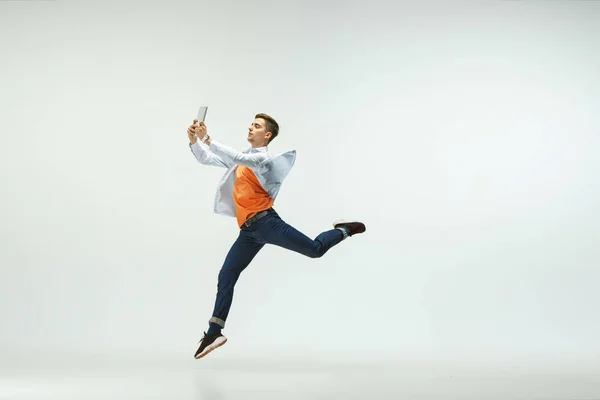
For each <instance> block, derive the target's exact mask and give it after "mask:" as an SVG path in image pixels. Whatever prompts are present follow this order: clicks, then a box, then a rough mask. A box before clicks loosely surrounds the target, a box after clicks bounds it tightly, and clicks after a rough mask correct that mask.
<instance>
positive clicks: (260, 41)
mask: <svg viewBox="0 0 600 400" xmlns="http://www.w3.org/2000/svg"><path fill="white" fill-rule="evenodd" d="M599 20H600V2H584V1H520V2H513V1H480V2H475V1H472V2H444V3H441V2H428V1H426V2H416V1H406V2H388V1H375V2H345V1H325V2H317V1H312V2H311V1H308V2H307V1H304V2H300V1H297V2H291V1H290V2H285V1H282V2H276V1H264V0H259V1H253V2H243V1H220V2H216V1H211V2H194V1H187V2H181V1H180V2H177V1H175V2H141V1H139V2H117V1H111V2H104V1H103V2H100V1H97V2H77V1H66V0H59V1H45V2H43V1H38V2H35V1H27V2H25V1H13V2H0V33H1V38H2V39H0V57H1V59H2V63H1V64H0V65H1V66H0V68H1V72H2V73H1V74H0V83H1V91H0V113H1V120H0V122H1V129H2V131H1V133H2V146H0V162H1V165H2V172H1V175H0V176H1V181H0V183H1V185H2V197H1V205H2V207H1V212H2V215H1V221H2V223H1V229H0V233H1V235H2V241H1V251H0V263H1V266H0V321H1V329H0V347H2V348H4V349H5V350H10V351H12V352H16V353H17V354H28V353H29V352H36V353H37V354H40V353H39V352H40V351H43V352H44V353H48V352H61V353H63V354H117V355H118V354H129V355H135V354H142V353H144V354H145V355H148V352H149V351H151V353H152V355H157V356H158V355H160V356H164V357H173V358H178V357H180V358H190V357H191V356H192V354H193V351H194V350H195V349H196V342H197V341H198V340H199V339H200V337H201V334H202V331H203V330H205V329H206V328H207V321H208V318H209V317H210V314H211V311H212V307H213V301H214V296H215V290H216V277H217V273H218V270H219V268H220V266H221V263H222V262H223V259H224V257H225V255H226V253H227V251H228V250H229V247H230V246H231V244H232V243H233V241H234V239H235V237H236V235H237V226H236V223H235V220H234V219H233V218H227V217H222V216H217V215H215V214H213V212H212V204H213V198H214V193H215V188H216V185H217V182H218V180H219V178H220V177H221V175H222V173H223V172H224V170H220V169H217V168H214V167H205V166H202V165H200V164H198V163H197V162H196V161H195V159H194V158H193V156H192V154H191V152H190V151H189V148H188V144H187V136H186V133H185V131H186V129H187V126H188V125H189V124H190V123H191V121H192V120H193V118H194V117H195V114H196V110H197V108H198V106H200V105H208V106H209V111H208V115H207V126H208V129H209V133H210V134H211V135H212V136H213V137H215V138H218V140H220V141H221V142H224V143H226V144H228V145H230V146H232V147H235V148H239V149H243V148H245V147H246V145H247V143H246V142H245V137H246V132H247V127H248V126H249V124H250V122H251V121H252V119H253V117H254V114H255V113H258V112H266V113H269V114H272V115H273V116H274V117H275V118H276V119H277V120H278V121H279V123H280V125H281V134H280V136H279V137H278V138H277V140H276V141H274V142H273V144H272V145H271V148H270V150H271V151H272V152H274V153H277V152H281V151H286V150H289V149H296V150H297V151H298V159H297V163H296V166H295V167H294V169H293V170H292V172H291V174H290V175H289V177H288V179H287V180H286V182H285V183H284V186H283V188H282V191H281V193H280V196H279V198H278V200H277V202H276V209H277V210H278V211H279V213H280V214H281V215H282V217H283V218H284V219H285V220H286V221H287V222H289V223H291V224H292V225H294V226H295V227H296V228H298V229H300V230H301V231H303V232H305V233H306V234H307V235H309V236H311V237H314V236H316V235H317V234H318V233H320V232H321V231H322V230H325V229H329V228H330V227H331V223H332V221H333V220H335V219H337V218H358V219H360V220H363V221H364V222H365V223H366V225H367V229H368V231H367V233H366V234H365V235H361V236H359V237H355V238H351V239H350V240H348V241H346V242H343V243H342V244H340V245H339V246H338V247H336V248H334V249H332V250H331V251H330V253H328V254H327V255H326V256H325V257H324V258H322V259H319V260H312V259H308V258H305V257H303V256H300V255H297V254H294V253H290V252H288V251H285V250H281V249H279V248H275V247H272V246H269V247H265V248H264V249H263V251H262V252H261V253H260V254H259V255H258V257H257V258H256V259H255V261H254V262H253V263H252V265H251V266H250V267H249V268H248V269H247V270H246V271H245V272H244V273H243V274H242V276H241V278H240V281H239V282H238V286H237V288H236V292H235V297H234V304H233V307H232V310H231V314H230V318H229V321H228V325H227V328H226V330H225V333H226V334H227V335H228V336H229V339H230V343H229V344H228V345H227V346H225V347H224V348H223V350H222V352H221V355H222V356H223V357H225V356H227V355H228V354H236V355H240V354H244V353H252V352H257V351H261V350H263V349H270V351H271V352H272V353H273V354H277V353H278V352H283V353H285V352H287V353H290V354H292V353H298V354H300V355H308V356H310V355H313V354H330V353H335V352H337V353H342V354H346V355H347V356H348V357H352V356H360V354H358V351H357V350H359V349H363V348H365V347H366V346H367V343H368V346H369V347H370V348H371V350H370V353H369V354H371V355H381V356H386V357H391V358H396V359H402V358H415V359H432V358H433V359H435V358H450V359H462V360H477V359H506V360H513V361H515V362H522V361H526V360H529V359H547V360H553V361H556V362H559V363H560V362H565V360H576V361H578V362H583V361H585V362H597V361H598V358H599V357H600V342H599V341H598V337H600V317H599V316H598V315H599V314H598V304H600V292H599V291H598V289H597V286H598V285H597V283H598V280H599V279H600V271H599V270H598V266H599V265H600V254H599V250H598V242H599V239H600V234H599V226H600V218H599V213H598V211H599V210H598V208H599V206H598V204H600V193H599V188H600V185H599V183H598V182H599V180H598V174H599V172H600V160H599V157H598V151H599V148H600V147H599V146H600V135H599V133H600V117H599V113H598V110H599V109H600V74H599V73H598V71H600V51H599V49H600V23H599Z"/></svg>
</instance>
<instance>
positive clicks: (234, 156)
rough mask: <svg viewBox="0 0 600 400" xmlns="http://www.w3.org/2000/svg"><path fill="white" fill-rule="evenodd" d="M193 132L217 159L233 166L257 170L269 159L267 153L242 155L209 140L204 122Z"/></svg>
mask: <svg viewBox="0 0 600 400" xmlns="http://www.w3.org/2000/svg"><path fill="white" fill-rule="evenodd" d="M194 132H195V134H196V136H197V137H199V138H200V140H201V141H202V142H203V143H205V144H206V145H208V148H209V149H210V151H211V152H212V153H213V154H214V155H216V156H217V157H219V156H220V157H221V159H223V160H227V161H228V162H231V163H233V164H237V165H244V166H246V167H249V168H258V167H260V166H261V165H262V164H263V162H264V161H266V160H267V159H269V155H268V154H267V153H242V152H241V151H237V150H234V149H232V148H231V147H227V146H225V145H224V144H222V143H219V142H217V141H215V140H213V139H211V137H210V136H209V135H207V133H206V125H205V124H204V122H200V123H199V124H198V126H195V129H194Z"/></svg>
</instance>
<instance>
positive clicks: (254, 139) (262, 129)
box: [248, 118, 271, 147]
mask: <svg viewBox="0 0 600 400" xmlns="http://www.w3.org/2000/svg"><path fill="white" fill-rule="evenodd" d="M269 137H271V132H269V133H268V134H267V124H266V121H265V120H264V119H262V118H256V119H255V120H254V121H253V122H252V124H251V125H250V127H249V128H248V141H249V142H250V143H252V144H253V145H257V146H261V147H262V146H265V145H266V144H267V142H268V141H269Z"/></svg>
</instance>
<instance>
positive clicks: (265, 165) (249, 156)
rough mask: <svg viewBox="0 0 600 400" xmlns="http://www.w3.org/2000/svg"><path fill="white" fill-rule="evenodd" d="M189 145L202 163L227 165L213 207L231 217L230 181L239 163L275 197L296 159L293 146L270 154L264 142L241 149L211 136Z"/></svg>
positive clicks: (232, 213) (232, 210)
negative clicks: (263, 144)
mask: <svg viewBox="0 0 600 400" xmlns="http://www.w3.org/2000/svg"><path fill="white" fill-rule="evenodd" d="M190 149H191V150H192V153H193V154H194V156H196V159H197V160H198V161H199V162H200V163H201V164H205V165H214V166H217V167H223V168H227V171H226V172H225V175H223V177H222V178H221V180H220V181H219V184H218V187H217V193H216V195H215V205H214V211H215V213H217V214H221V215H227V216H230V217H235V216H236V214H235V204H234V202H233V184H234V182H235V173H234V171H235V169H236V168H237V166H238V165H244V166H246V167H248V168H250V169H251V170H252V172H254V174H255V175H256V178H257V179H258V181H259V182H260V184H261V186H262V187H263V189H265V191H266V192H267V193H268V194H269V197H270V198H272V199H273V201H274V200H275V198H276V197H277V194H278V193H279V189H280V188H281V184H282V183H283V180H284V179H285V178H286V176H287V175H288V173H289V172H290V170H291V169H292V167H293V166H294V162H295V161H296V150H291V151H287V152H285V153H280V154H277V155H271V154H270V153H269V152H268V147H266V146H265V147H260V148H249V149H246V150H244V151H241V152H240V151H236V150H234V149H231V148H229V147H227V146H225V145H223V144H221V143H219V142H217V141H215V140H211V142H210V146H207V145H206V144H204V143H201V142H200V141H199V140H198V141H197V142H196V143H194V144H190Z"/></svg>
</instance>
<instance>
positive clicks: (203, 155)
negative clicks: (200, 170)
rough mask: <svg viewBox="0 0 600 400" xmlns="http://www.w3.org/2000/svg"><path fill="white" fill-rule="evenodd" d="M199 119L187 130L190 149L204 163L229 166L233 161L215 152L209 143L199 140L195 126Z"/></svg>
mask: <svg viewBox="0 0 600 400" xmlns="http://www.w3.org/2000/svg"><path fill="white" fill-rule="evenodd" d="M196 122H197V120H194V123H193V124H192V125H190V127H189V128H188V130H187V133H188V139H189V140H190V150H191V151H192V153H193V154H194V156H195V157H196V160H198V162H199V163H201V164H204V165H214V166H217V167H223V168H229V167H230V166H232V165H233V164H232V163H231V162H227V161H225V160H224V159H222V158H221V157H219V156H218V155H216V154H213V153H212V152H211V151H210V150H209V148H208V146H207V145H205V144H203V143H200V142H199V141H198V136H197V135H196V132H195V128H197V126H196Z"/></svg>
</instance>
